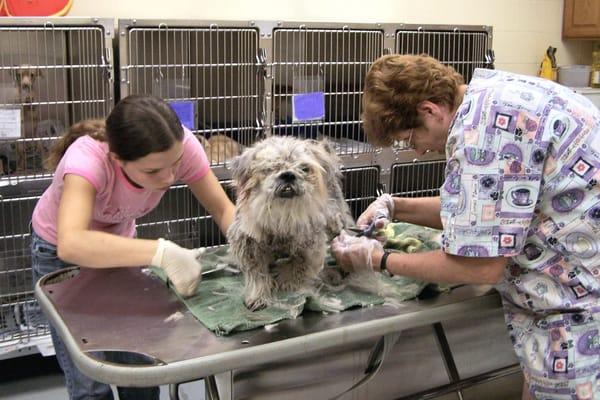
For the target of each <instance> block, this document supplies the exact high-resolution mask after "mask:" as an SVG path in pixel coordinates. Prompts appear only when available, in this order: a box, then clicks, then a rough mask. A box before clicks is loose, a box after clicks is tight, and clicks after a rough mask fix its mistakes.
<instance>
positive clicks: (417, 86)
mask: <svg viewBox="0 0 600 400" xmlns="http://www.w3.org/2000/svg"><path fill="white" fill-rule="evenodd" d="M463 83H464V79H463V77H462V76H461V75H460V74H459V73H457V72H456V71H455V70H454V69H453V68H452V67H449V66H446V65H443V64H442V63H440V62H439V61H438V60H436V59H435V58H432V57H430V56H428V55H426V54H422V55H399V54H391V55H386V56H383V57H380V58H379V59H377V60H376V61H375V62H374V63H373V65H372V66H371V68H370V69H369V72H368V73H367V77H366V81H365V88H364V93H363V99H362V107H363V112H362V120H363V129H364V131H365V133H366V134H367V138H368V140H369V142H371V143H373V144H375V145H378V146H391V145H392V144H393V142H394V134H395V133H397V132H399V131H403V130H407V129H411V128H419V127H420V126H421V125H422V121H420V119H419V115H418V113H417V105H418V104H419V103H421V102H422V101H425V100H428V101H431V102H433V103H436V104H445V105H447V106H449V107H450V108H451V109H453V108H454V107H455V106H456V102H457V101H458V99H457V96H458V93H459V91H458V89H459V87H460V86H461V85H462V84H463Z"/></svg>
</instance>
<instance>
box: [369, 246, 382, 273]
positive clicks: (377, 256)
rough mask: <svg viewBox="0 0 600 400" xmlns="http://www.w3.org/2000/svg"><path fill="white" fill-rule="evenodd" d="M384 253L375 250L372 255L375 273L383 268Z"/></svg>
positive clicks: (372, 265)
mask: <svg viewBox="0 0 600 400" xmlns="http://www.w3.org/2000/svg"><path fill="white" fill-rule="evenodd" d="M383 254H384V251H383V250H375V251H374V252H373V254H372V255H371V268H372V269H373V270H374V271H380V268H381V259H382V258H383Z"/></svg>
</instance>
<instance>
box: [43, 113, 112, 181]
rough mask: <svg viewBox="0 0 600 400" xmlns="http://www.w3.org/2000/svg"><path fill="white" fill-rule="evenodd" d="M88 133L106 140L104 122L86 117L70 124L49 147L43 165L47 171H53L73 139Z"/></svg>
mask: <svg viewBox="0 0 600 400" xmlns="http://www.w3.org/2000/svg"><path fill="white" fill-rule="evenodd" d="M85 135H88V136H90V137H92V138H93V139H95V140H98V141H100V142H106V123H105V122H104V120H103V119H86V120H84V121H81V122H78V123H76V124H74V125H72V126H71V127H70V128H69V129H68V130H67V131H66V132H65V133H64V135H62V136H61V137H60V139H58V140H57V141H56V143H54V145H53V146H52V148H51V149H50V154H48V157H47V158H46V159H45V160H44V167H45V168H46V169H47V170H48V171H54V170H55V169H56V166H57V165H58V163H59V162H60V159H61V158H62V157H63V155H64V154H65V152H66V151H67V149H68V148H69V146H70V145H71V144H73V142H74V141H75V140H77V139H78V138H80V137H81V136H85Z"/></svg>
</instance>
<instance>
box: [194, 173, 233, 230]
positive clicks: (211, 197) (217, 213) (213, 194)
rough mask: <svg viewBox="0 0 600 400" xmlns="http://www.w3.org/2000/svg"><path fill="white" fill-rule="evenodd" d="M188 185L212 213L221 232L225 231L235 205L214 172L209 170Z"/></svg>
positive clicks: (229, 223) (231, 218)
mask: <svg viewBox="0 0 600 400" xmlns="http://www.w3.org/2000/svg"><path fill="white" fill-rule="evenodd" d="M188 187H189V188H190V190H191V191H192V193H194V196H195V197H196V199H198V201H199V202H200V204H202V206H203V207H204V208H205V209H206V211H208V213H209V214H210V215H212V217H213V218H214V220H215V222H216V223H217V225H219V228H220V229H221V232H223V233H226V232H227V229H228V228H229V225H231V221H233V214H234V213H235V207H234V205H233V203H232V202H231V200H229V197H227V194H225V191H224V190H223V187H222V186H221V184H220V183H219V180H218V179H217V177H216V176H215V174H214V173H213V172H212V171H210V170H209V171H208V173H207V174H206V175H204V176H203V177H202V178H201V179H199V180H197V181H195V182H193V183H190V184H189V185H188Z"/></svg>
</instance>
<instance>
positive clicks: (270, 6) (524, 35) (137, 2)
mask: <svg viewBox="0 0 600 400" xmlns="http://www.w3.org/2000/svg"><path fill="white" fill-rule="evenodd" d="M562 13H563V0H453V1H450V0H412V1H409V0H363V1H359V0H254V1H247V0H237V1H236V0H171V1H165V0H74V1H73V7H72V9H71V12H70V13H69V15H70V16H98V17H116V18H140V19H141V18H153V19H154V18H161V19H163V18H164V19H173V18H184V19H203V20H207V19H208V20H211V19H214V20H242V21H246V20H284V21H335V22H365V23H370V22H383V23H387V22H393V23H400V22H403V23H423V24H466V25H491V26H493V33H494V37H493V48H494V51H495V53H496V68H498V69H504V70H508V71H513V72H519V73H525V74H536V73H537V69H538V66H539V63H540V61H541V59H542V57H543V55H544V52H545V50H546V48H547V47H548V46H549V45H552V46H554V47H557V48H558V51H557V60H558V64H559V65H568V64H589V63H591V52H592V42H590V41H583V40H565V41H563V40H562V39H561V30H562Z"/></svg>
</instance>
